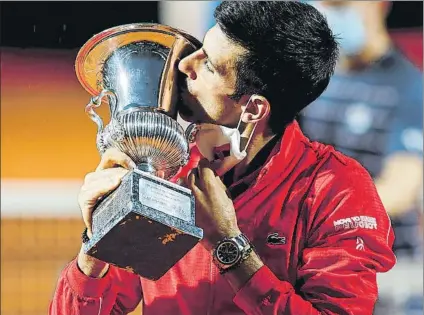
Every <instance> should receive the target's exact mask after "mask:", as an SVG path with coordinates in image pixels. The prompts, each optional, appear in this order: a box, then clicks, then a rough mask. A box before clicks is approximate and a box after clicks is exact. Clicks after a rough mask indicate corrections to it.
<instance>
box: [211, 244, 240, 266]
mask: <svg viewBox="0 0 424 315" xmlns="http://www.w3.org/2000/svg"><path fill="white" fill-rule="evenodd" d="M239 255H240V251H239V249H238V247H237V245H236V244H234V243H233V242H229V241H227V242H222V243H221V244H219V246H218V247H217V249H216V258H217V259H218V261H219V262H220V263H222V264H224V265H231V264H233V263H235V262H236V261H237V259H238V257H239Z"/></svg>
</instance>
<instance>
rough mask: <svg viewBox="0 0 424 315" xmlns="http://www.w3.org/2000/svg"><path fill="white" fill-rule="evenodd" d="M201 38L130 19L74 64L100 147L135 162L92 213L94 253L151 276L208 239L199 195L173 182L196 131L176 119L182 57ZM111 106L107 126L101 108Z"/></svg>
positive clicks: (94, 41)
mask: <svg viewBox="0 0 424 315" xmlns="http://www.w3.org/2000/svg"><path fill="white" fill-rule="evenodd" d="M200 45H201V44H200V42H199V41H197V40H196V39H195V38H194V37H192V36H190V35H188V34H186V33H184V32H181V31H179V30H176V29H174V28H171V27H167V26H164V25H159V24H129V25H123V26H118V27H114V28H111V29H108V30H105V31H103V32H101V33H99V34H97V35H95V36H94V37H92V38H91V39H90V40H89V41H88V42H87V43H86V44H85V45H84V46H83V47H82V48H81V50H80V51H79V53H78V56H77V59H76V63H75V68H76V73H77V77H78V80H79V81H80V83H81V84H82V86H83V87H84V88H85V89H86V90H87V91H88V92H89V93H90V94H91V95H93V97H92V99H91V101H90V103H89V104H88V105H87V107H86V112H87V114H88V115H89V116H90V118H91V119H92V120H93V121H94V122H95V123H96V124H97V127H98V132H97V141H96V142H97V148H98V150H99V152H100V154H103V153H104V152H105V150H107V149H108V148H112V147H114V148H117V149H119V150H121V151H122V152H124V153H125V154H127V155H128V156H129V157H131V159H132V160H133V161H134V162H135V163H136V165H137V168H136V169H135V170H133V171H130V172H129V173H128V174H127V175H126V176H125V177H124V179H123V180H122V183H121V184H120V186H119V187H118V188H117V189H116V190H115V191H113V192H112V193H111V194H109V195H107V196H105V197H104V198H103V199H102V200H100V201H99V203H98V204H97V206H96V208H95V210H94V212H93V223H92V230H93V236H92V238H91V239H90V240H89V241H88V242H87V243H85V244H84V251H85V253H87V254H88V255H91V256H93V257H96V258H98V259H100V260H103V261H105V262H108V263H111V264H113V265H116V266H118V267H120V268H125V269H127V270H128V271H131V272H134V273H137V274H139V275H140V276H142V277H145V278H147V279H151V280H156V279H159V278H160V277H161V276H162V275H163V274H164V273H165V272H166V271H167V270H169V269H170V268H171V267H172V266H173V265H174V264H175V263H176V262H177V261H178V260H180V259H181V258H182V257H183V256H184V255H185V254H186V253H187V252H188V251H189V250H190V249H191V248H192V247H194V245H196V243H197V242H198V241H199V240H200V239H201V238H202V236H203V231H202V230H201V229H200V228H198V227H196V226H195V208H194V197H193V195H192V194H191V192H190V190H189V189H187V188H184V187H181V186H179V185H177V184H175V183H173V182H171V181H170V179H171V178H173V177H174V176H175V175H176V174H177V172H178V171H179V170H180V168H181V167H182V166H184V165H185V164H186V163H187V161H188V158H189V141H190V139H189V138H190V137H192V136H191V135H190V133H185V132H184V130H183V128H182V127H181V125H180V124H179V123H178V122H177V112H178V106H179V104H180V97H179V93H178V84H177V81H178V79H179V76H180V73H179V71H178V69H177V65H178V61H179V60H180V59H181V58H183V57H184V56H186V55H188V54H190V53H192V52H193V51H195V50H196V49H198V48H199V47H200ZM103 102H107V103H108V105H109V112H110V122H109V124H108V125H107V126H105V127H104V125H103V121H102V119H101V118H100V116H99V115H98V114H97V113H96V112H95V108H97V107H98V106H100V105H101V104H102V103H103Z"/></svg>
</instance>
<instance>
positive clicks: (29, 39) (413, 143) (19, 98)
mask: <svg viewBox="0 0 424 315" xmlns="http://www.w3.org/2000/svg"><path fill="white" fill-rule="evenodd" d="M218 3H219V2H215V1H167V2H153V1H152V2H149V1H143V2H119V3H118V2H50V3H49V2H2V3H1V4H0V14H1V18H0V21H1V28H0V31H1V37H0V39H1V149H2V150H1V268H2V270H1V271H2V272H1V275H2V277H1V314H2V315H41V314H46V313H47V309H48V304H49V301H50V299H51V297H52V294H53V291H54V289H55V285H56V281H57V278H58V276H59V273H60V271H61V270H62V268H63V267H64V265H65V264H66V263H67V262H68V261H70V260H71V259H73V258H74V257H75V255H76V254H77V252H78V250H79V247H80V243H81V242H80V235H81V232H82V230H83V224H82V222H81V219H80V212H79V208H78V204H77V194H78V191H79V188H80V186H81V184H82V181H83V179H84V176H85V174H86V173H87V172H91V171H92V170H94V169H95V167H96V166H97V163H98V161H99V155H98V153H97V150H96V145H95V135H96V126H95V124H94V123H93V122H92V121H91V120H90V119H89V118H88V116H86V114H85V112H84V107H85V105H86V104H87V103H88V101H89V98H90V96H89V95H88V93H86V92H85V90H83V88H82V87H81V86H80V84H79V83H78V81H77V78H76V75H75V72H74V61H75V57H76V54H77V52H78V49H79V48H80V47H81V46H82V45H83V44H84V43H85V42H86V41H87V40H88V39H89V38H90V37H91V36H93V35H94V34H96V33H98V32H100V31H103V30H104V29H106V28H109V27H113V26H117V25H121V24H128V23H133V22H158V23H163V24H168V25H171V26H174V27H178V28H181V29H184V30H186V31H188V32H189V33H191V34H193V35H194V36H196V37H198V38H199V39H202V37H203V36H204V34H205V32H206V30H207V29H208V28H209V27H210V26H212V25H213V23H214V21H213V17H212V13H213V9H214V7H215V6H216V5H217V4H218ZM353 3H354V1H350V2H349V1H332V3H330V4H329V3H327V2H326V1H323V2H316V1H314V2H313V3H312V4H313V5H316V6H317V8H318V9H320V10H323V12H324V13H325V14H326V15H327V16H328V19H329V22H330V24H331V25H332V27H334V30H335V32H336V33H337V34H339V36H340V40H341V44H342V58H341V62H340V66H339V68H338V71H337V74H336V76H335V78H334V79H333V80H332V82H331V83H330V86H329V89H328V90H327V91H326V92H325V93H324V95H323V96H322V97H321V98H320V99H318V100H317V101H316V102H314V104H312V105H311V106H310V107H309V108H308V110H307V111H305V112H304V113H302V114H301V115H300V117H299V121H300V122H301V125H302V128H303V129H304V131H305V133H307V134H308V135H309V136H311V138H312V139H313V140H320V141H322V142H325V143H329V144H332V145H334V146H336V148H337V149H339V150H341V151H342V152H344V153H346V154H349V155H351V156H353V157H355V158H357V159H358V160H359V161H360V162H361V163H362V164H363V165H364V166H365V167H366V168H367V169H368V170H369V171H370V173H371V174H372V176H373V177H374V178H375V180H376V184H377V187H378V189H379V192H380V193H381V196H382V199H383V202H384V203H385V205H386V207H387V209H388V212H389V214H390V216H391V218H392V221H393V224H394V226H395V229H396V230H395V232H396V236H397V241H396V244H395V251H396V254H397V257H398V264H397V266H396V267H395V268H394V269H393V270H392V271H390V272H389V273H387V274H384V275H380V276H379V279H378V280H379V284H380V300H379V303H378V306H377V308H376V310H375V314H387V315H398V314H407V315H411V314H422V313H423V301H422V297H423V270H422V269H423V266H422V261H423V259H422V258H423V252H422V246H423V245H422V243H423V237H422V227H423V224H422V222H423V218H422V144H423V143H422V142H423V141H422V118H423V115H422V105H423V104H422V66H423V51H422V46H423V38H422V22H423V3H422V2H421V1H414V2H412V1H410V2H409V1H402V2H400V1H399V2H393V3H391V2H379V1H372V2H364V1H359V3H361V4H360V5H358V4H353ZM355 3H357V1H355ZM341 21H344V23H341ZM346 21H349V23H346ZM344 24H345V25H344ZM346 26H349V27H346ZM375 56H378V58H374V57H375ZM103 113H104V114H105V113H106V110H105V109H104V111H103ZM393 187H395V189H394V188H393ZM405 187H406V188H405ZM405 190H406V191H405ZM411 191H413V193H412V192H411ZM136 313H137V314H140V313H139V309H138V310H136V311H135V312H134V314H136Z"/></svg>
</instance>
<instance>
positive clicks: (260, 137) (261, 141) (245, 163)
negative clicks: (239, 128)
mask: <svg viewBox="0 0 424 315" xmlns="http://www.w3.org/2000/svg"><path fill="white" fill-rule="evenodd" d="M250 128H253V126H249V127H247V128H246V130H245V131H244V132H243V135H242V136H244V135H246V134H249V133H250V132H251V130H252V129H250ZM275 136H276V135H275V134H274V133H272V132H271V131H270V130H269V129H268V128H262V126H259V125H258V126H257V128H256V130H255V133H254V135H253V136H252V139H251V140H250V143H249V146H248V148H247V150H246V153H247V155H246V157H245V158H244V159H243V160H242V161H241V162H240V163H238V164H237V165H236V166H235V167H234V178H233V180H234V181H237V180H238V179H239V178H240V177H241V176H243V175H244V174H245V172H246V170H247V169H248V167H249V165H250V163H251V162H252V161H253V159H254V158H255V156H256V155H257V154H258V153H259V151H261V150H262V148H263V147H264V146H265V145H266V144H267V143H268V142H269V141H271V140H272V139H273V138H274V137H275Z"/></svg>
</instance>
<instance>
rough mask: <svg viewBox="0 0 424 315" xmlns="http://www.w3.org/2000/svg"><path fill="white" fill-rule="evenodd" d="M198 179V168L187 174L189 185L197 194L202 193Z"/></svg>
mask: <svg viewBox="0 0 424 315" xmlns="http://www.w3.org/2000/svg"><path fill="white" fill-rule="evenodd" d="M197 179H198V177H197V169H193V170H192V171H191V172H190V174H188V176H187V187H188V188H189V189H190V190H191V191H192V192H193V194H194V195H195V196H196V195H197V194H198V193H200V189H199V187H197V184H196V181H197Z"/></svg>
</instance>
